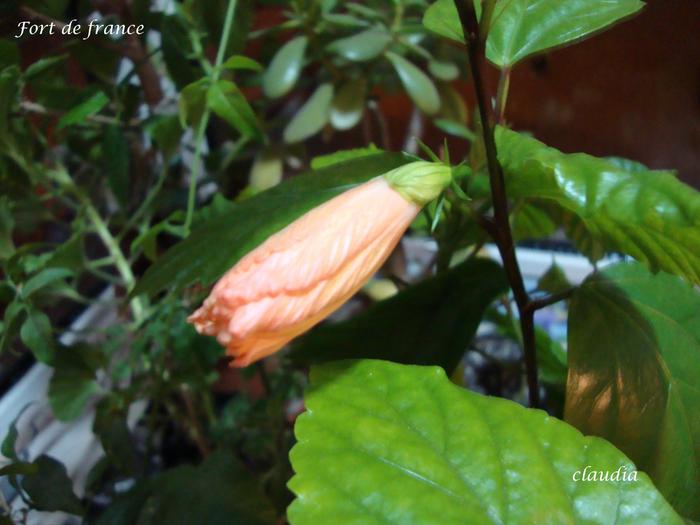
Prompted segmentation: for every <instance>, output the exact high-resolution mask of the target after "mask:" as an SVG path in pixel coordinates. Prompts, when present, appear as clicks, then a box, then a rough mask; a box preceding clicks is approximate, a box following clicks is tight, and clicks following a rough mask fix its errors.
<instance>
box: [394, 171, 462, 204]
mask: <svg viewBox="0 0 700 525" xmlns="http://www.w3.org/2000/svg"><path fill="white" fill-rule="evenodd" d="M384 178H385V179H386V181H387V182H388V183H389V185H390V186H391V187H392V188H393V189H394V190H396V191H397V192H399V193H400V194H401V196H402V197H403V198H404V199H406V200H408V201H410V202H413V203H415V204H417V205H418V206H425V205H426V204H427V203H429V202H430V201H432V200H434V199H436V198H437V197H438V195H440V193H442V190H444V189H445V188H446V187H447V186H448V185H449V184H450V182H451V181H452V169H451V168H450V167H449V166H446V165H445V164H441V163H438V162H426V161H423V160H420V161H416V162H411V163H409V164H404V165H403V166H400V167H398V168H396V169H393V170H391V171H390V172H388V173H385V174H384Z"/></svg>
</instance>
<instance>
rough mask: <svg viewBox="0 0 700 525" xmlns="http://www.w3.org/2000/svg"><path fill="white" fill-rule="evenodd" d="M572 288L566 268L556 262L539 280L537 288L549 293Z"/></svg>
mask: <svg viewBox="0 0 700 525" xmlns="http://www.w3.org/2000/svg"><path fill="white" fill-rule="evenodd" d="M568 288H571V283H570V282H569V280H568V279H567V278H566V274H565V273H564V270H562V268H561V266H559V265H558V264H557V263H556V262H552V265H551V266H550V267H549V269H548V270H547V271H546V272H544V273H543V274H542V275H541V276H540V278H539V279H538V280H537V289H538V290H541V291H543V292H548V293H559V292H563V291H564V290H566V289H568Z"/></svg>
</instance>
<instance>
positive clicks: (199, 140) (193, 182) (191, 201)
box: [183, 0, 236, 237]
mask: <svg viewBox="0 0 700 525" xmlns="http://www.w3.org/2000/svg"><path fill="white" fill-rule="evenodd" d="M235 11H236V0H229V2H228V8H227V9H226V18H225V20H224V29H223V31H222V32H221V40H220V41H219V49H218V50H217V52H216V63H215V64H214V68H213V70H212V71H211V76H210V77H209V78H210V82H211V84H216V83H217V82H218V80H219V76H220V74H221V67H220V66H221V64H223V62H224V55H225V54H226V45H227V44H228V40H229V36H230V34H231V27H232V26H233V15H234V13H235ZM210 115H211V112H210V111H209V106H208V105H207V106H206V107H205V109H204V113H203V114H202V118H201V120H200V121H199V125H198V126H197V134H196V136H195V149H194V159H192V171H191V173H190V188H189V193H188V195H187V215H186V216H185V224H184V226H183V230H184V234H185V237H186V236H188V235H189V234H190V226H191V225H192V216H193V215H194V205H195V200H196V196H197V179H198V178H199V167H200V164H201V158H202V144H203V142H204V136H205V133H206V131H207V125H208V124H209V117H210Z"/></svg>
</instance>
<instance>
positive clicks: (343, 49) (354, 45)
mask: <svg viewBox="0 0 700 525" xmlns="http://www.w3.org/2000/svg"><path fill="white" fill-rule="evenodd" d="M389 42H391V35H390V34H389V33H388V32H387V30H386V29H385V28H384V27H381V26H378V27H373V28H371V29H367V30H366V31H362V32H361V33H357V34H356V35H352V36H349V37H346V38H341V39H339V40H335V41H334V42H331V43H330V44H328V48H327V49H328V51H330V52H332V53H336V54H337V55H340V56H341V57H343V58H345V59H347V60H351V61H353V62H365V61H367V60H372V59H373V58H377V57H378V56H379V55H381V54H382V53H383V52H384V50H385V49H386V46H388V45H389Z"/></svg>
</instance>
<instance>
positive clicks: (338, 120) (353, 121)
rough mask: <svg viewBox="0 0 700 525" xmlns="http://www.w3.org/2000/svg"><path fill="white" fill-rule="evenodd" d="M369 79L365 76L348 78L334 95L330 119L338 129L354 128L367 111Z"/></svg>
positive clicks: (332, 124)
mask: <svg viewBox="0 0 700 525" xmlns="http://www.w3.org/2000/svg"><path fill="white" fill-rule="evenodd" d="M366 91H367V81H366V80H365V79H364V78H357V79H354V80H348V81H347V82H345V83H344V84H343V85H342V86H340V89H339V90H338V92H337V93H336V95H335V96H334V97H333V103H332V104H331V110H330V116H329V120H330V123H331V126H333V127H334V128H335V129H338V130H341V131H342V130H346V129H350V128H353V127H354V126H355V125H357V123H358V122H360V119H362V115H363V114H364V112H365V95H366Z"/></svg>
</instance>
